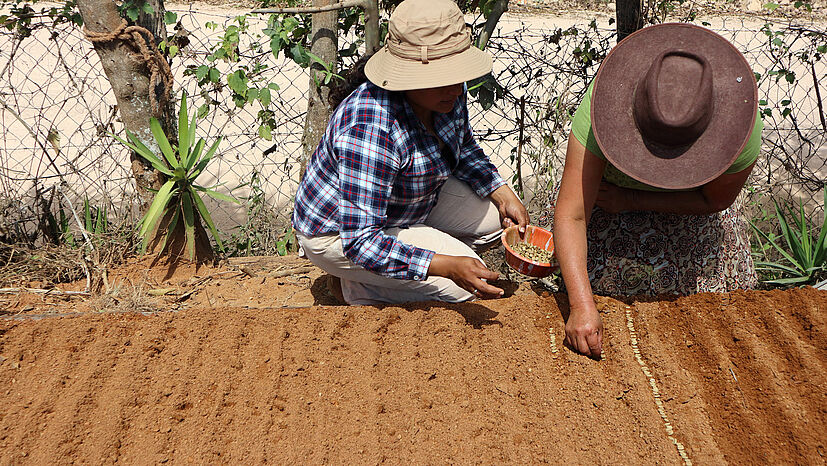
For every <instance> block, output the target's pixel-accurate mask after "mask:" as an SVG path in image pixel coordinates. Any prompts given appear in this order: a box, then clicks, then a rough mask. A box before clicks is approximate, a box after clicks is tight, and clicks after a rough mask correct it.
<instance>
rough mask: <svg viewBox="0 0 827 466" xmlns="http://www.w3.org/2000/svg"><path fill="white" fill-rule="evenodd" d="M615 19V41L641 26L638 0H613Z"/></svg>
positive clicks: (620, 39) (641, 20) (641, 19)
mask: <svg viewBox="0 0 827 466" xmlns="http://www.w3.org/2000/svg"><path fill="white" fill-rule="evenodd" d="M615 6H616V8H617V11H616V13H615V14H616V19H617V42H618V43H620V41H622V40H623V39H625V38H626V36H628V35H629V34H631V33H633V32H635V31H637V30H638V29H640V28H642V27H643V18H642V17H641V16H640V0H615Z"/></svg>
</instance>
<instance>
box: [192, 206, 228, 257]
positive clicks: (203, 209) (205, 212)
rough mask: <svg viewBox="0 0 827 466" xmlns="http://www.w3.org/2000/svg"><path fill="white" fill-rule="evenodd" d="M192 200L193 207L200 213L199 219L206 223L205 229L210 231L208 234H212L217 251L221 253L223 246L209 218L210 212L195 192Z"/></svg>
mask: <svg viewBox="0 0 827 466" xmlns="http://www.w3.org/2000/svg"><path fill="white" fill-rule="evenodd" d="M192 199H193V201H195V206H196V207H197V208H198V212H199V213H201V218H202V219H204V223H206V224H207V228H209V229H210V233H212V237H213V238H214V239H215V242H216V244H218V249H219V250H220V251H222V252H223V251H224V245H223V244H222V243H221V238H220V237H219V236H218V230H217V229H216V228H215V223H213V221H212V217H210V212H209V211H208V210H207V206H206V205H204V201H202V200H201V196H199V195H198V194H196V193H195V192H193V196H192Z"/></svg>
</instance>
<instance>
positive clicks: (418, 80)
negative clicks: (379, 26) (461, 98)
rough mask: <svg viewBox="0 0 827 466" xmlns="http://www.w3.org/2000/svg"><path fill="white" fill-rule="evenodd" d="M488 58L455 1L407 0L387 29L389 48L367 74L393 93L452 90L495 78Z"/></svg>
mask: <svg viewBox="0 0 827 466" xmlns="http://www.w3.org/2000/svg"><path fill="white" fill-rule="evenodd" d="M491 67H492V60H491V56H490V55H488V53H486V52H483V51H482V50H480V49H478V48H476V47H473V46H472V45H471V33H470V31H469V30H468V26H466V24H465V17H464V16H463V15H462V11H460V9H459V7H457V5H456V3H454V2H452V1H451V0H405V1H403V2H402V3H400V4H399V6H397V7H396V10H394V12H393V14H392V15H391V18H390V22H389V25H388V37H387V39H386V40H385V46H384V47H382V49H380V50H379V51H378V52H376V53H375V54H374V55H373V56H372V57H371V58H370V60H368V63H367V65H365V74H366V75H367V77H368V79H370V81H371V82H372V83H373V84H376V85H377V86H379V87H381V88H383V89H387V90H389V91H407V90H412V89H427V88H432V87H442V86H450V85H452V84H458V83H463V82H465V81H469V80H471V79H474V78H479V77H480V76H483V75H485V74H487V73H489V72H491Z"/></svg>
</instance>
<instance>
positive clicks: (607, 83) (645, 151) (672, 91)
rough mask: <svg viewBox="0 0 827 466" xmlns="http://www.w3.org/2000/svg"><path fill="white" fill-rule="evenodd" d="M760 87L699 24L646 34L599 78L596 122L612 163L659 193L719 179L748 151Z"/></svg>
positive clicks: (734, 53)
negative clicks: (653, 187)
mask: <svg viewBox="0 0 827 466" xmlns="http://www.w3.org/2000/svg"><path fill="white" fill-rule="evenodd" d="M757 102H758V87H757V85H756V83H755V77H754V75H753V73H752V70H751V69H750V67H749V64H748V63H747V61H746V59H745V58H744V56H743V55H742V54H741V53H740V52H739V51H738V50H737V49H736V48H735V47H734V46H733V45H732V44H730V43H729V42H728V41H727V40H726V39H724V38H723V37H721V36H719V35H718V34H715V33H714V32H712V31H710V30H708V29H705V28H702V27H699V26H695V25H691V24H681V23H670V24H660V25H656V26H650V27H647V28H644V29H641V30H639V31H637V32H635V33H633V34H631V35H629V36H628V37H626V38H625V39H624V40H622V41H621V42H620V43H619V44H618V45H617V46H615V47H614V48H613V49H612V50H611V52H609V55H608V56H607V57H606V59H605V60H604V61H603V63H602V64H601V66H600V69H599V70H598V72H597V77H596V78H595V83H594V89H593V91H592V104H591V119H592V129H593V131H594V136H595V139H596V140H597V144H598V145H599V146H600V150H601V151H603V155H604V156H605V157H606V159H607V160H608V161H609V162H610V163H611V164H612V165H614V166H615V167H617V168H618V169H619V170H620V171H622V172H623V173H625V174H627V175H629V176H630V177H632V178H634V179H636V180H638V181H640V182H642V183H645V184H648V185H650V186H655V187H658V188H665V189H690V188H695V187H698V186H701V185H703V184H705V183H707V182H709V181H712V180H714V179H715V178H717V177H718V176H720V175H721V174H723V173H724V172H725V171H726V169H727V168H729V167H730V166H731V165H732V163H733V162H734V161H735V159H736V158H737V157H738V155H739V154H740V153H741V151H742V150H743V148H744V146H745V145H746V143H747V140H748V139H749V137H750V134H751V132H752V129H753V125H754V124H755V118H756V109H757Z"/></svg>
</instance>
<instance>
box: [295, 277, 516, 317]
mask: <svg viewBox="0 0 827 466" xmlns="http://www.w3.org/2000/svg"><path fill="white" fill-rule="evenodd" d="M491 283H492V284H493V285H494V286H497V287H499V288H502V289H503V290H504V291H505V295H504V297H508V296H511V295H513V294H514V291H515V290H516V289H517V285H516V284H514V283H511V282H505V281H503V282H499V281H497V282H491ZM512 285H513V286H512ZM310 293H311V294H312V295H313V305H314V306H342V305H343V304H342V303H341V302H339V300H338V299H337V298H335V297H333V295H331V294H330V291H329V290H328V288H327V275H322V276H321V277H319V278H317V279H315V280H314V281H313V283H312V284H311V285H310ZM484 302H485V301H480V302H466V303H445V302H440V301H422V302H417V303H407V304H404V305H393V307H401V308H403V309H406V310H409V311H412V310H416V309H422V310H425V311H429V310H431V309H451V310H453V311H456V312H457V313H458V314H459V315H461V316H462V317H463V318H464V319H465V323H467V324H468V325H470V326H472V327H474V328H475V329H481V328H483V327H485V326H489V325H499V326H500V327H502V326H503V324H502V322H500V321H499V320H497V319H495V317H497V315H499V313H497V312H495V311H492V310H491V309H489V308H487V307H485V306H484V305H483V304H480V303H484ZM377 307H379V308H383V307H385V306H377Z"/></svg>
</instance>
